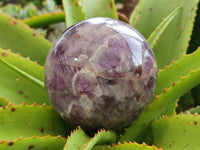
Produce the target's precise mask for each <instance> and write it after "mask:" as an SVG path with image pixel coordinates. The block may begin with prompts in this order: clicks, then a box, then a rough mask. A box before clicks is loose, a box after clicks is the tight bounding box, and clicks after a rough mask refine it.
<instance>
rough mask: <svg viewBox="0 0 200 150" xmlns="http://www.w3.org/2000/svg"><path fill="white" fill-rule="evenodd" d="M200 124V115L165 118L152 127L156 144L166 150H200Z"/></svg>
mask: <svg viewBox="0 0 200 150" xmlns="http://www.w3.org/2000/svg"><path fill="white" fill-rule="evenodd" d="M199 122H200V116H199V115H191V114H180V115H173V116H170V117H164V118H162V119H160V120H158V121H157V122H155V123H153V125H152V133H153V136H154V144H155V145H156V146H158V147H162V148H163V149H166V150H177V149H186V150H189V149H193V150H198V149H199V147H200V143H199V140H198V139H199V138H200V134H199V132H200V123H199Z"/></svg>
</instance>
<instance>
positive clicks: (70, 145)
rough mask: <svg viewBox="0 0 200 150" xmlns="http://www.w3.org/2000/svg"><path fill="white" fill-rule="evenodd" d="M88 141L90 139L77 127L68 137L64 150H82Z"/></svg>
mask: <svg viewBox="0 0 200 150" xmlns="http://www.w3.org/2000/svg"><path fill="white" fill-rule="evenodd" d="M89 141H90V137H89V136H88V135H87V134H86V133H85V132H84V131H83V130H82V129H81V128H80V127H79V128H78V129H76V130H74V131H73V132H72V133H71V135H70V136H69V137H68V139H67V143H66V144H65V148H64V150H72V149H73V150H79V149H83V148H84V147H85V144H87V143H88V142H89Z"/></svg>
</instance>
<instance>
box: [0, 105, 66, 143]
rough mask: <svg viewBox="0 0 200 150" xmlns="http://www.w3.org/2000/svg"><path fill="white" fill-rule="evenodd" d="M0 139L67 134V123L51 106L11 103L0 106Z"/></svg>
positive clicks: (8, 139)
mask: <svg viewBox="0 0 200 150" xmlns="http://www.w3.org/2000/svg"><path fill="white" fill-rule="evenodd" d="M0 133H1V134H0V141H2V140H6V141H10V140H15V139H17V138H18V137H24V138H27V137H31V136H33V135H37V136H39V137H42V136H46V135H48V134H49V135H52V136H57V135H62V136H66V135H67V125H66V124H65V123H64V121H63V120H62V119H61V117H60V116H59V115H58V114H57V113H56V112H55V111H54V109H53V108H52V107H47V106H38V105H26V104H22V105H18V106H15V105H12V104H9V105H8V106H5V107H0Z"/></svg>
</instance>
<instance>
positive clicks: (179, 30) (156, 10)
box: [130, 0, 199, 68]
mask: <svg viewBox="0 0 200 150" xmlns="http://www.w3.org/2000/svg"><path fill="white" fill-rule="evenodd" d="M198 2H199V0H192V1H191V0H182V1H180V0H175V1H174V0H162V1H157V0H140V1H139V4H138V6H137V7H136V9H135V10H134V12H133V14H132V16H131V20H130V23H131V25H133V26H135V28H136V29H138V30H139V31H140V32H141V33H142V34H143V35H144V37H146V38H148V37H149V36H150V35H151V33H152V32H153V31H154V30H155V29H156V27H157V26H158V25H159V24H160V23H161V22H162V21H163V18H165V17H167V16H168V15H169V14H170V13H171V12H172V11H173V10H175V9H176V8H177V7H179V6H182V7H183V8H182V11H181V12H180V13H179V14H177V15H176V17H175V18H174V19H173V20H172V21H171V23H170V24H169V25H168V27H167V28H166V30H165V31H164V32H163V34H162V36H161V37H160V38H159V40H158V41H157V44H156V45H155V47H154V53H155V55H156V58H157V62H158V67H159V68H163V67H164V66H166V65H168V64H170V63H171V61H172V60H177V59H179V58H180V57H181V56H182V55H183V54H185V53H186V50H187V46H188V43H189V40H190V35H191V32H192V28H193V21H194V17H195V15H196V13H195V12H196V10H197V4H198ZM166 6H167V7H166Z"/></svg>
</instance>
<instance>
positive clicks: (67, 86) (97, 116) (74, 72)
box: [45, 17, 157, 130]
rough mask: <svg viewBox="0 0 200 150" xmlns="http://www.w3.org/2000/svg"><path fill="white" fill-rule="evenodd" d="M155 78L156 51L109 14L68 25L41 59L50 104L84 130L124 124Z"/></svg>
mask: <svg viewBox="0 0 200 150" xmlns="http://www.w3.org/2000/svg"><path fill="white" fill-rule="evenodd" d="M156 80H157V64H156V60H155V56H154V54H153V51H152V50H151V48H150V46H149V44H148V43H147V41H146V40H145V38H144V37H143V36H142V35H141V34H140V33H139V32H138V31H137V30H136V29H134V28H133V27H131V26H130V25H128V24H126V23H124V22H121V21H119V20H115V19H111V18H101V17H100V18H92V19H88V20H85V21H82V22H80V23H78V24H76V25H74V26H72V27H70V28H69V29H67V30H66V31H65V32H64V33H63V34H62V36H61V37H60V38H59V39H58V40H57V42H56V43H55V44H54V46H53V47H52V48H51V50H50V52H49V54H48V57H47V59H46V64H45V87H46V90H47V93H48V96H49V99H50V101H51V103H52V105H53V106H54V108H55V109H56V110H57V111H58V113H59V114H60V115H61V116H62V117H63V118H64V119H65V120H66V121H68V122H70V123H71V124H73V125H76V126H81V127H82V128H83V129H85V130H96V129H99V128H106V129H114V130H115V129H118V128H121V127H124V126H126V125H128V124H129V123H130V122H131V121H133V120H134V119H135V118H136V117H137V116H138V115H139V114H140V113H141V112H142V110H143V109H144V108H145V106H147V105H148V104H149V102H150V99H151V96H152V94H153V92H154V90H155V86H156Z"/></svg>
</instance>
